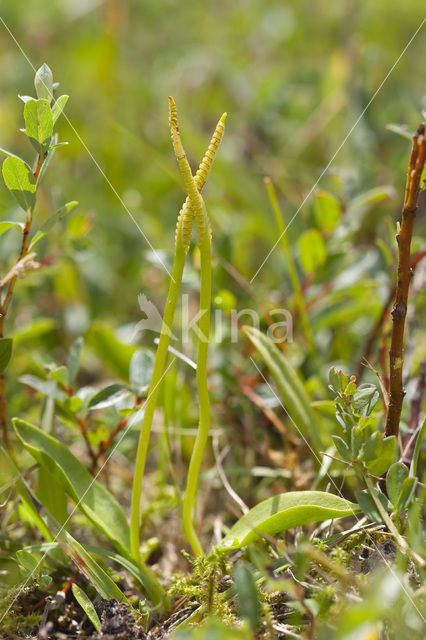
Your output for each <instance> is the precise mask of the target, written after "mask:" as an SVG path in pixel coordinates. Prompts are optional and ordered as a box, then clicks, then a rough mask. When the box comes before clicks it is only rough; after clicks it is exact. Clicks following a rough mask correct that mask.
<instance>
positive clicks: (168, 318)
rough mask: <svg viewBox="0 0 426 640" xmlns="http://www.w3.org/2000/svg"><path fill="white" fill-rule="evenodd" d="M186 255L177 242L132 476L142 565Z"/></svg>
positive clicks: (135, 544)
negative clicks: (157, 430) (145, 511)
mask: <svg viewBox="0 0 426 640" xmlns="http://www.w3.org/2000/svg"><path fill="white" fill-rule="evenodd" d="M185 258H186V253H185V251H184V249H183V246H182V243H181V242H179V243H176V251H175V258H174V263H173V269H172V278H171V280H170V286H169V292H168V295H167V301H166V307H165V309H164V316H163V324H162V327H161V333H160V340H159V343H158V348H157V353H156V355H155V362H154V369H153V372H152V378H151V384H150V387H149V393H148V396H147V399H146V402H145V409H144V415H143V420H142V426H141V432H140V436H139V443H138V449H137V452H136V461H135V472H134V477H133V490H132V503H131V509H130V552H131V555H132V557H133V558H134V560H136V561H137V562H138V563H139V564H141V560H140V552H139V526H140V501H141V495H142V480H143V476H144V472H145V463H146V456H147V452H148V445H149V436H150V434H151V426H152V420H153V417H154V412H155V409H156V406H157V399H158V392H159V389H160V383H161V380H162V378H163V375H164V367H165V363H166V358H167V354H168V348H169V343H170V335H171V331H172V325H173V318H174V314H175V309H176V304H177V301H178V297H179V290H180V283H181V281H182V275H183V268H184V266H185Z"/></svg>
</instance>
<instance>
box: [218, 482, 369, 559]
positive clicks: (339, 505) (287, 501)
mask: <svg viewBox="0 0 426 640" xmlns="http://www.w3.org/2000/svg"><path fill="white" fill-rule="evenodd" d="M358 511H359V508H358V505H356V504H353V503H352V502H349V500H345V499H344V498H340V497H339V496H335V495H333V494H331V493H325V492H324V491H292V492H289V493H281V494H279V495H277V496H273V497H272V498H268V499H267V500H264V501H263V502H260V503H259V504H258V505H256V506H255V507H253V509H250V511H249V512H248V513H247V514H245V515H244V516H243V517H242V518H241V519H240V520H238V522H236V523H235V524H234V526H233V527H232V529H231V530H230V531H229V533H228V534H227V535H226V536H225V538H224V539H223V540H222V542H221V543H220V544H219V545H218V546H219V547H220V548H223V549H227V550H229V551H230V550H232V549H238V548H240V547H243V546H245V545H246V544H248V543H249V542H253V541H254V540H258V539H259V538H261V537H262V535H270V536H275V535H277V534H280V533H282V532H283V531H287V529H292V528H293V527H300V526H301V525H304V524H308V523H309V522H322V521H323V520H330V519H332V518H343V517H345V516H351V515H353V514H354V513H357V512H358Z"/></svg>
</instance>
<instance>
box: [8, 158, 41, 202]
mask: <svg viewBox="0 0 426 640" xmlns="http://www.w3.org/2000/svg"><path fill="white" fill-rule="evenodd" d="M2 173H3V179H4V182H5V184H6V187H7V188H8V189H9V191H11V192H12V193H13V195H14V196H15V198H16V199H17V201H18V204H19V206H20V207H22V208H23V209H24V211H32V210H33V209H34V205H35V201H36V183H35V179H34V176H33V172H32V171H31V169H30V167H29V166H28V165H27V163H26V162H24V161H23V160H21V158H15V157H14V156H12V157H9V158H6V160H5V161H4V162H3V167H2Z"/></svg>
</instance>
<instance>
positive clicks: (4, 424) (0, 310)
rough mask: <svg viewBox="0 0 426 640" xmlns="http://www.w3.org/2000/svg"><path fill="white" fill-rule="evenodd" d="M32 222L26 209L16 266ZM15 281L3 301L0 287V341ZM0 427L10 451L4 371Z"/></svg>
mask: <svg viewBox="0 0 426 640" xmlns="http://www.w3.org/2000/svg"><path fill="white" fill-rule="evenodd" d="M45 160H46V154H39V156H38V158H37V164H36V168H35V170H34V174H33V175H34V179H35V181H36V183H37V181H38V177H39V175H40V171H41V168H42V166H43V164H44V161H45ZM32 221H33V212H32V210H30V209H28V211H27V212H26V218H25V224H24V227H23V229H22V243H21V250H20V252H19V257H18V260H17V261H16V264H17V263H18V262H19V261H20V260H22V258H24V257H25V256H26V255H27V253H28V248H29V244H30V232H31V224H32ZM17 279H18V276H17V275H14V276H13V277H12V278H11V279H10V280H9V284H8V287H7V289H6V295H5V297H4V300H3V301H1V297H2V293H3V290H2V289H3V288H2V287H0V339H2V338H3V337H4V322H5V319H6V315H7V312H8V309H9V306H10V303H11V302H12V298H13V292H14V290H15V285H16V281H17ZM0 425H1V431H2V434H3V442H4V445H5V447H6V448H7V449H10V438H9V417H8V412H7V398H6V379H5V373H4V371H2V372H1V373H0Z"/></svg>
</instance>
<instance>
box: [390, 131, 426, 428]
mask: <svg viewBox="0 0 426 640" xmlns="http://www.w3.org/2000/svg"><path fill="white" fill-rule="evenodd" d="M425 157H426V136H425V125H424V124H422V125H421V126H420V127H419V128H418V130H417V133H416V135H415V136H413V146H412V150H411V156H410V162H409V165H408V171H407V182H406V187H405V195H404V206H403V208H402V220H401V225H400V227H399V228H398V233H397V235H396V240H397V243H398V277H397V284H396V294H395V302H394V305H393V309H392V340H391V347H390V351H389V372H390V401H389V410H388V415H387V419H386V428H385V435H386V436H392V435H395V436H397V435H398V433H399V421H400V417H401V410H402V403H403V400H404V396H405V391H404V388H403V384H402V365H403V361H404V359H403V346H404V327H405V316H406V314H407V300H408V288H409V286H410V279H411V270H410V250H411V237H412V235H413V225H414V219H415V217H416V213H417V200H418V197H419V193H420V182H421V176H422V172H423V168H424V164H425Z"/></svg>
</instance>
